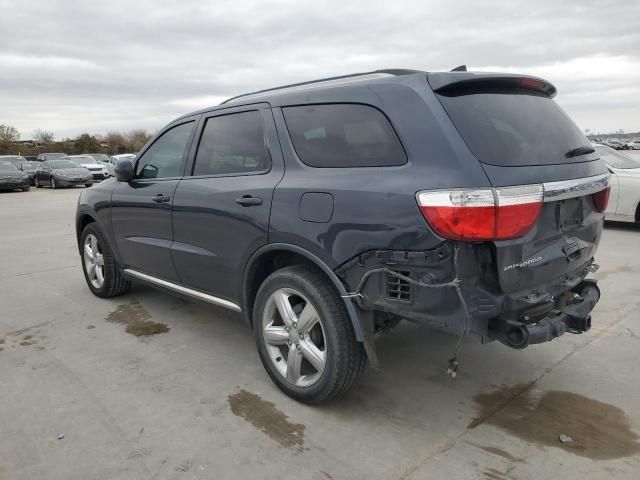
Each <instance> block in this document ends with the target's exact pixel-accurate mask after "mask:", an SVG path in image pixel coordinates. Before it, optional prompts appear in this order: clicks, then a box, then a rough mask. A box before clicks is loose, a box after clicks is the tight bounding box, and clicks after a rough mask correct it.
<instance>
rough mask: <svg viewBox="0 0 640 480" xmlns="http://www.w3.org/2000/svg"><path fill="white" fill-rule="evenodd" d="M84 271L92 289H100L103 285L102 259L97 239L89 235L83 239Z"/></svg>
mask: <svg viewBox="0 0 640 480" xmlns="http://www.w3.org/2000/svg"><path fill="white" fill-rule="evenodd" d="M83 256H84V269H85V271H86V272H87V277H89V281H90V282H91V285H93V287H94V288H98V289H99V288H102V284H103V283H104V257H103V256H102V252H101V250H100V244H99V243H98V237H96V236H95V235H94V234H92V233H90V234H89V235H87V237H86V238H85V239H84V255H83Z"/></svg>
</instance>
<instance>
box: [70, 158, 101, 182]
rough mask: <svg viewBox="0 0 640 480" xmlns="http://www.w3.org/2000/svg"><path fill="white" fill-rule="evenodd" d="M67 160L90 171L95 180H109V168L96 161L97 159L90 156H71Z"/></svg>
mask: <svg viewBox="0 0 640 480" xmlns="http://www.w3.org/2000/svg"><path fill="white" fill-rule="evenodd" d="M67 158H68V159H69V160H71V161H73V162H75V163H77V164H78V165H79V166H81V167H84V168H86V169H88V170H89V171H90V172H91V175H93V179H94V180H104V179H105V178H109V170H108V169H107V167H106V166H105V165H103V164H102V163H99V162H98V161H96V159H95V158H93V157H92V156H90V155H69V157H67Z"/></svg>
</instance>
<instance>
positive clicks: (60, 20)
mask: <svg viewBox="0 0 640 480" xmlns="http://www.w3.org/2000/svg"><path fill="white" fill-rule="evenodd" d="M572 3H573V4H566V5H562V4H561V3H560V2H557V1H548V0H541V1H538V2H535V3H532V2H516V1H513V2H504V1H503V0H501V1H499V2H498V1H491V0H486V1H483V2H465V1H457V2H425V1H413V2H400V1H398V2H364V1H355V0H354V1H351V2H314V3H307V2H300V1H295V0H293V1H284V0H283V1H276V2H269V3H266V2H257V1H256V2H245V1H234V2H218V1H216V2H202V1H201V0H198V1H192V0H182V1H181V2H159V1H149V0H139V1H136V2H130V1H122V0H115V1H114V0H111V1H108V2H105V1H102V2H97V1H75V0H49V1H42V0H40V1H38V0H36V1H33V0H32V1H29V2H24V1H13V0H0V123H8V124H11V125H15V126H16V127H18V128H19V130H20V131H21V133H22V135H23V137H25V138H26V137H29V136H30V135H31V133H32V132H33V131H34V130H35V129H36V128H46V129H49V130H52V131H54V133H55V134H56V135H57V136H59V137H61V136H67V135H76V134H78V133H81V132H83V131H90V132H103V131H106V130H109V129H130V128H137V127H143V128H149V129H156V128H159V127H161V126H162V125H163V124H164V123H166V122H168V121H170V120H171V119H172V118H173V117H175V116H177V115H180V114H182V113H185V112H187V111H190V110H193V109H196V108H200V107H204V106H206V105H210V104H215V103H217V102H219V101H220V100H221V99H223V98H225V97H230V96H233V95H236V94H238V93H242V92H246V91H252V90H257V89H261V88H268V87H271V86H275V85H279V84H284V83H291V82H297V81H304V80H309V79H313V78H319V77H325V76H331V75H339V74H344V73H350V72H356V71H366V70H374V69H378V68H385V67H405V68H417V69H425V70H442V69H450V68H452V67H454V66H456V65H459V64H462V63H466V64H467V65H469V66H471V67H473V68H477V69H484V70H504V71H514V72H525V73H531V74H537V75H540V76H543V77H545V78H547V79H549V80H550V81H552V82H553V83H555V84H556V85H557V86H558V88H559V92H560V93H559V95H558V102H559V103H560V104H561V105H562V106H563V107H565V108H566V109H567V110H568V112H569V114H570V115H572V116H573V117H574V119H575V120H576V121H577V122H578V124H579V125H580V126H581V127H583V128H591V129H595V130H612V129H614V128H625V129H626V130H636V131H637V130H640V119H639V118H638V116H639V113H640V87H639V86H640V50H639V49H638V46H640V29H638V28H637V23H638V19H639V18H640V5H639V4H638V3H637V2H629V1H623V0H620V1H598V2H596V1H591V2H590V1H581V2H572ZM625 19H629V21H625Z"/></svg>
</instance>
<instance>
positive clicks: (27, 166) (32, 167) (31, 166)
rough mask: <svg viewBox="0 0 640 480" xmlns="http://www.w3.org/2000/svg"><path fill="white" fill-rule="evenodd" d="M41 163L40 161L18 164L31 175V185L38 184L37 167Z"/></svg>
mask: <svg viewBox="0 0 640 480" xmlns="http://www.w3.org/2000/svg"><path fill="white" fill-rule="evenodd" d="M39 165H40V163H39V162H22V163H19V164H18V165H17V167H18V168H19V169H20V170H22V171H23V172H24V173H25V174H26V175H27V176H28V177H29V185H35V184H36V182H35V180H36V169H37V168H38V166H39Z"/></svg>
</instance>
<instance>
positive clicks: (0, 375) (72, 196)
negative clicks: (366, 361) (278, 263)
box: [0, 189, 640, 480]
mask: <svg viewBox="0 0 640 480" xmlns="http://www.w3.org/2000/svg"><path fill="white" fill-rule="evenodd" d="M80 191H81V189H65V190H50V189H32V190H31V191H30V192H24V193H20V192H15V193H1V194H0V226H1V229H2V230H1V231H2V236H1V237H0V292H1V294H0V318H1V321H0V379H1V380H2V388H1V389H0V426H1V429H0V432H1V434H2V435H1V436H0V478H2V479H4V478H6V479H31V478H47V479H51V480H55V479H64V480H71V479H152V478H160V479H173V478H175V479H181V478H185V479H186V478H199V479H200V478H201V479H205V478H207V479H209V478H215V479H241V478H264V479H275V478H278V479H287V478H292V479H293V478H295V479H297V480H302V479H360V478H362V479H365V478H366V479H422V478H434V479H458V478H459V479H475V478H478V479H492V480H501V479H541V478H562V479H573V478H579V479H600V478H616V479H627V478H628V479H637V478H638V477H639V475H640V474H639V472H640V436H639V434H640V369H639V368H638V361H637V360H638V351H639V350H640V321H639V314H638V310H639V307H640V283H639V273H640V229H638V228H635V227H633V226H626V225H621V224H615V225H608V226H607V228H606V230H605V233H604V235H603V238H602V242H601V245H600V248H599V252H598V257H597V263H599V264H600V266H601V268H600V270H599V271H598V272H597V273H596V274H595V277H596V278H598V279H599V280H600V286H601V289H602V292H603V296H602V300H601V301H600V303H599V304H598V306H597V308H596V310H595V312H594V315H593V328H592V330H591V331H590V332H588V333H587V334H584V335H570V334H566V335H564V336H563V337H561V338H559V339H556V340H554V341H553V342H551V343H548V344H543V345H539V346H533V347H530V348H528V349H525V350H522V351H516V350H511V349H508V348H506V347H504V346H502V345H500V344H498V343H495V342H494V343H492V344H489V345H479V344H474V343H471V342H466V343H464V345H463V348H462V352H461V356H460V361H461V364H460V370H459V374H458V377H457V378H456V379H451V378H449V377H448V376H447V375H446V368H447V360H448V359H449V358H450V357H451V356H452V353H453V350H454V348H455V345H456V341H457V338H455V337H452V336H449V335H445V334H442V333H437V332H435V331H432V330H429V329H427V328H424V327H421V326H418V325H413V324H408V323H406V322H405V323H403V324H401V325H400V326H399V327H398V329H397V331H396V332H394V333H393V334H390V335H386V336H383V337H380V338H379V340H378V344H379V355H380V357H381V360H382V363H383V368H382V369H381V370H373V369H367V371H366V372H365V374H364V376H363V379H362V381H361V382H360V384H359V385H358V386H357V387H356V388H354V389H353V391H352V392H351V393H350V394H349V395H348V396H347V397H344V398H342V399H338V400H336V401H333V402H330V403H329V404H327V405H322V406H319V407H309V406H306V405H302V404H299V403H296V402H295V401H293V400H291V399H290V398H288V397H286V396H285V395H283V394H282V393H280V391H279V390H277V389H276V387H275V386H274V385H273V384H272V382H271V381H270V380H269V378H268V376H267V375H266V373H265V372H264V370H263V367H262V365H261V364H260V361H259V359H258V355H257V353H256V350H255V346H254V341H253V336H252V334H251V332H250V331H249V330H248V329H247V328H246V326H245V325H244V324H243V323H242V321H241V319H240V318H239V317H234V316H232V315H231V314H230V313H229V312H228V311H223V310H217V309H215V308H214V307H211V306H209V305H203V304H195V303H188V302H186V301H183V300H179V299H176V298H174V297H172V296H169V295H167V294H165V293H162V292H159V291H156V290H153V289H151V288H148V287H142V286H135V287H134V288H133V289H132V290H131V292H130V293H129V294H127V295H126V296H123V297H119V298H116V299H113V300H102V299H99V298H96V297H94V296H93V295H91V293H90V292H89V290H88V289H87V287H86V285H85V281H84V278H83V275H82V270H81V267H80V262H79V256H78V252H77V247H76V239H75V232H74V226H73V222H74V218H73V216H74V211H75V205H76V202H77V197H78V194H79V193H80ZM148 334H151V335H148ZM561 435H563V436H564V435H566V436H568V437H570V439H569V441H567V442H566V443H563V442H561V441H560V439H559V438H560V436H561ZM563 439H565V440H566V438H564V437H563Z"/></svg>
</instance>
